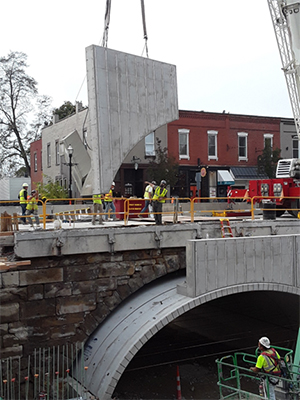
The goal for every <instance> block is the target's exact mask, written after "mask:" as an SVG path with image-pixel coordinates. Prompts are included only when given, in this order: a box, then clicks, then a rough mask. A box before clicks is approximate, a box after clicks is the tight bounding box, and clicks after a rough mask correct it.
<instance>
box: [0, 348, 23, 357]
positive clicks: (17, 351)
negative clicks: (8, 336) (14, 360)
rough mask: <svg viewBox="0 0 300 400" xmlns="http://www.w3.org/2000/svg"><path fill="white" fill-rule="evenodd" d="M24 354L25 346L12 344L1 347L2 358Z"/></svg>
mask: <svg viewBox="0 0 300 400" xmlns="http://www.w3.org/2000/svg"><path fill="white" fill-rule="evenodd" d="M22 355H23V346H12V347H6V348H5V349H1V358H9V357H21V356H22Z"/></svg>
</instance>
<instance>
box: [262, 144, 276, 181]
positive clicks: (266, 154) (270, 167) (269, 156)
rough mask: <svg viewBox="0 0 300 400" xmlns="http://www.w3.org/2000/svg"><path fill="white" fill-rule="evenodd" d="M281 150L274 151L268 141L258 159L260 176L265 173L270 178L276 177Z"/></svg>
mask: <svg viewBox="0 0 300 400" xmlns="http://www.w3.org/2000/svg"><path fill="white" fill-rule="evenodd" d="M280 152H281V150H280V149H278V148H276V149H275V150H272V147H271V143H270V142H269V141H266V144H265V148H264V150H263V152H262V154H261V155H259V156H258V157H257V167H258V172H259V173H260V174H263V173H265V174H266V175H268V177H269V178H270V179H271V178H275V177H276V166H277V163H278V160H280Z"/></svg>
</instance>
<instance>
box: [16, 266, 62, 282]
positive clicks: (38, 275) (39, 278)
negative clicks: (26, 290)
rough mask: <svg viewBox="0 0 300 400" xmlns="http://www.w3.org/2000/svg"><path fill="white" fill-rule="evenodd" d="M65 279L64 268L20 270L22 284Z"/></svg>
mask: <svg viewBox="0 0 300 400" xmlns="http://www.w3.org/2000/svg"><path fill="white" fill-rule="evenodd" d="M62 281H63V269H62V268H47V269H37V270H27V271H20V286H27V285H36V284H40V283H52V282H62Z"/></svg>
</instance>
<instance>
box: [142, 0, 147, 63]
mask: <svg viewBox="0 0 300 400" xmlns="http://www.w3.org/2000/svg"><path fill="white" fill-rule="evenodd" d="M141 7H142V20H143V30H144V39H145V50H146V56H147V58H149V55H148V35H147V28H146V17H145V4H144V0H141Z"/></svg>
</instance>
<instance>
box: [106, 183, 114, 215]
mask: <svg viewBox="0 0 300 400" xmlns="http://www.w3.org/2000/svg"><path fill="white" fill-rule="evenodd" d="M114 189H115V182H113V183H112V184H111V187H110V190H109V192H108V193H106V194H105V196H104V203H105V215H104V220H105V221H107V220H108V213H109V210H111V214H112V218H113V220H114V221H115V220H116V207H115V205H114V200H113V191H114Z"/></svg>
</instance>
